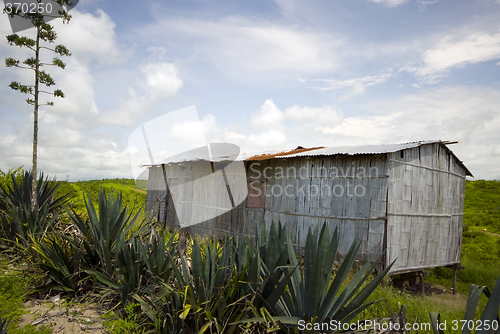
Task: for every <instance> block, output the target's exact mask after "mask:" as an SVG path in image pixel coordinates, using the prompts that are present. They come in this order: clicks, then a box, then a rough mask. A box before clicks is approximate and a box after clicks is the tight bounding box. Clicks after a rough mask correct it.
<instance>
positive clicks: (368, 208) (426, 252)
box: [146, 143, 465, 274]
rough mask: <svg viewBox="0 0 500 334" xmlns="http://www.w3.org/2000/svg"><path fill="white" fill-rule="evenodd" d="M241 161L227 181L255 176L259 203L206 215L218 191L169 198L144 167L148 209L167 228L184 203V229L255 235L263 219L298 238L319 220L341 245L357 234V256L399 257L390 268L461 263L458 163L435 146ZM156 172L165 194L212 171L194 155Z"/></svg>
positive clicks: (197, 188)
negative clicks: (188, 223) (260, 189)
mask: <svg viewBox="0 0 500 334" xmlns="http://www.w3.org/2000/svg"><path fill="white" fill-rule="evenodd" d="M245 168H246V179H244V180H242V178H241V171H240V172H235V173H234V174H232V173H228V181H229V183H230V184H231V185H235V184H239V185H240V186H241V185H242V182H244V183H245V184H246V182H259V183H263V184H264V185H265V186H264V189H265V192H266V193H265V205H264V207H263V208H247V207H246V203H245V202H246V201H243V202H242V203H240V204H239V205H238V206H237V207H236V208H233V209H232V210H230V211H229V212H226V213H223V214H221V215H219V216H217V217H215V218H212V217H214V216H215V215H217V214H218V213H221V212H224V211H227V210H228V209H230V208H231V204H230V203H228V202H226V203H225V204H224V205H222V206H221V205H220V203H224V200H225V199H224V198H222V197H220V196H224V192H218V194H217V195H216V196H214V191H213V189H212V188H210V187H204V186H203V183H198V184H197V185H193V186H192V187H184V188H185V189H183V190H182V193H177V195H178V196H179V198H181V200H180V201H178V202H177V203H175V204H176V205H174V201H173V199H172V196H171V195H169V196H167V188H165V181H164V172H163V168H162V167H151V168H150V172H149V183H148V194H147V202H146V209H147V211H148V213H149V215H151V216H154V217H156V216H158V217H159V219H160V221H165V217H166V222H167V226H168V227H169V228H178V227H179V226H180V224H179V221H178V219H177V216H176V208H177V209H178V210H179V209H180V210H184V211H182V215H180V216H182V217H184V218H185V217H195V218H196V219H201V220H205V221H204V222H203V223H200V224H197V225H196V226H192V227H190V229H191V230H190V232H191V233H193V234H201V235H211V236H215V237H223V236H224V235H225V234H227V233H230V234H233V235H254V234H255V231H257V232H258V233H260V229H261V226H262V222H265V226H266V229H267V230H269V228H270V226H271V223H272V222H276V223H277V222H281V223H282V224H285V225H286V226H287V229H288V230H289V231H292V232H294V233H295V236H296V239H295V242H296V243H297V244H301V245H304V244H305V237H306V235H307V231H308V229H309V228H313V227H315V226H318V225H320V224H323V223H324V222H327V223H329V224H330V226H331V228H332V232H333V230H334V229H335V228H337V229H338V231H339V236H340V251H341V252H343V253H346V252H347V251H348V249H349V247H350V245H351V244H352V242H353V241H354V240H355V239H359V240H361V248H360V253H359V256H358V258H359V259H360V260H362V261H364V260H371V259H375V258H377V257H379V256H380V255H381V254H382V253H383V252H384V250H386V256H385V258H384V259H385V263H384V264H383V265H385V264H387V263H390V262H392V261H393V260H394V259H396V258H397V262H396V264H395V266H394V267H393V268H392V270H391V273H393V274H394V273H398V272H405V271H414V270H418V269H422V268H429V267H435V266H444V265H449V264H453V263H458V262H460V252H461V242H462V240H461V236H462V222H463V203H464V189H465V169H464V168H463V167H462V165H461V164H460V163H459V162H458V161H457V160H456V159H455V158H453V157H452V156H451V154H450V152H449V151H448V150H447V148H446V147H445V146H443V145H441V144H439V143H436V144H426V145H421V146H419V147H416V148H410V149H406V150H404V151H399V152H395V153H388V154H380V155H376V154H371V155H356V156H342V155H338V156H330V157H324V156H316V157H314V156H312V157H296V158H288V159H286V158H285V159H283V158H278V159H269V160H262V161H248V162H245ZM164 170H165V175H166V176H167V177H168V178H169V185H170V186H171V187H170V190H171V191H172V192H173V193H175V191H174V189H175V188H176V185H180V184H186V182H187V181H190V180H191V181H192V179H193V178H201V177H202V176H207V173H210V172H211V170H208V169H207V166H205V167H203V166H202V165H201V164H200V162H196V163H184V164H181V165H178V164H176V165H172V166H166V168H165V169H164ZM187 172H189V173H187ZM188 174H189V175H188ZM158 185H160V186H158ZM162 187H163V188H162ZM149 188H151V189H149ZM210 196H213V201H214V202H213V203H212V204H210V203H211V202H210V198H208V197H210ZM165 197H167V198H168V200H167V201H165V200H164V199H165ZM207 198H208V201H207ZM193 203H194V204H196V203H204V205H202V206H200V207H196V205H193ZM207 203H208V204H207ZM216 203H219V204H217V205H216ZM203 215H206V217H205V218H206V219H204V218H203Z"/></svg>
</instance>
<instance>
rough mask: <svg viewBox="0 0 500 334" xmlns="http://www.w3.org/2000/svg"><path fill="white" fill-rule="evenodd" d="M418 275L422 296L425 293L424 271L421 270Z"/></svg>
mask: <svg viewBox="0 0 500 334" xmlns="http://www.w3.org/2000/svg"><path fill="white" fill-rule="evenodd" d="M418 275H419V276H420V294H421V295H422V297H423V296H424V295H425V289H424V273H423V272H421V271H419V272H418Z"/></svg>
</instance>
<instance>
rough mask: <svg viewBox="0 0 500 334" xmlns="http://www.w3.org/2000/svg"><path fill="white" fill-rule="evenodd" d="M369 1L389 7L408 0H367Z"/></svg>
mask: <svg viewBox="0 0 500 334" xmlns="http://www.w3.org/2000/svg"><path fill="white" fill-rule="evenodd" d="M369 1H371V2H376V3H379V4H381V5H384V6H386V7H389V8H391V7H397V6H399V5H403V4H405V3H406V2H408V0H369Z"/></svg>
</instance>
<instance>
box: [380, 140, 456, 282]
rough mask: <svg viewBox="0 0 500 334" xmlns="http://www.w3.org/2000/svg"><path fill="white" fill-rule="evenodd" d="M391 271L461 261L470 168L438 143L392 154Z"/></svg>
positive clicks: (388, 229)
mask: <svg viewBox="0 0 500 334" xmlns="http://www.w3.org/2000/svg"><path fill="white" fill-rule="evenodd" d="M388 161H389V183H388V207H387V209H388V210H387V211H388V213H387V216H388V220H387V254H386V257H387V260H386V262H387V263H390V262H392V261H393V260H395V259H397V261H396V263H395V265H394V266H393V268H392V269H391V272H392V273H396V272H403V271H411V270H417V269H418V268H429V267H436V266H445V265H449V264H453V263H458V262H459V261H460V251H461V237H462V221H463V203H464V202H463V201H464V189H465V170H464V169H463V167H461V166H460V165H459V164H458V163H457V161H456V160H455V159H454V158H453V157H452V156H451V155H450V153H449V152H448V150H447V149H446V148H445V147H443V146H442V145H440V144H439V143H436V144H431V145H422V146H420V147H416V148H413V149H407V150H404V151H401V152H396V153H390V154H388Z"/></svg>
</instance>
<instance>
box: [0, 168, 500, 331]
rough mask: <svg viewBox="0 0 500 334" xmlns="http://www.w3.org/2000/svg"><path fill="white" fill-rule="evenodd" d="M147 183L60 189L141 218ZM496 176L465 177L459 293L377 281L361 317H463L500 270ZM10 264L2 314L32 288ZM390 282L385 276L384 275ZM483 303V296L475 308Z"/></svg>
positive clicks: (438, 278) (435, 272) (81, 207)
mask: <svg viewBox="0 0 500 334" xmlns="http://www.w3.org/2000/svg"><path fill="white" fill-rule="evenodd" d="M6 175H7V174H6V173H2V174H1V175H0V183H1V184H3V185H6V184H9V180H8V178H6V177H5V176H6ZM146 187H147V186H146V185H143V186H142V187H138V186H137V185H136V183H135V181H134V180H132V179H103V180H92V181H78V182H62V186H61V188H60V189H59V193H60V194H62V193H67V192H71V193H72V195H71V200H70V202H69V206H71V207H72V208H73V210H74V211H75V212H77V213H78V214H83V215H85V214H86V209H85V201H84V196H85V197H86V198H88V197H89V196H90V198H91V199H92V200H93V201H94V203H95V201H96V200H97V197H98V192H99V190H101V189H104V190H105V191H106V192H107V193H110V192H114V193H121V194H122V196H123V203H124V205H127V206H128V208H129V209H132V208H133V213H137V212H138V211H139V210H140V209H141V208H142V210H141V212H140V214H139V221H142V220H143V219H144V218H145V217H144V208H143V206H144V204H145V201H146V191H145V189H146ZM499 215H500V182H499V181H484V180H478V181H467V183H466V193H465V208H464V232H463V245H462V265H463V266H465V269H464V270H461V271H459V272H458V280H457V290H458V293H459V295H458V296H455V295H450V294H443V295H436V296H426V297H425V298H422V297H420V296H415V295H411V294H409V293H406V292H402V291H400V290H397V289H395V288H393V287H391V286H390V285H389V284H386V285H385V286H384V287H383V286H379V287H378V288H377V289H376V290H375V292H374V293H373V294H372V295H371V296H370V300H379V299H380V301H379V302H377V303H376V304H374V305H373V306H371V307H370V308H368V309H367V310H365V311H364V312H363V313H362V314H361V315H360V316H359V319H375V318H378V319H382V318H387V317H388V316H390V314H391V313H392V312H398V311H399V309H400V308H401V306H402V305H406V312H407V321H408V322H429V312H431V311H433V312H439V313H441V317H442V320H447V321H448V322H450V321H452V320H457V319H462V317H463V315H464V306H465V302H466V299H467V293H468V291H469V289H470V286H471V284H476V285H479V286H483V285H486V286H487V287H488V288H489V289H490V290H491V289H492V288H493V286H494V284H495V282H496V280H497V278H498V277H499V276H500V219H499ZM7 268H8V264H6V263H5V262H1V261H0V304H1V305H0V313H2V316H4V315H6V316H11V315H13V316H14V319H15V318H16V317H18V316H19V315H20V314H21V313H22V306H21V305H22V302H23V300H24V298H25V293H27V292H28V290H29V289H30V279H25V278H23V279H21V278H22V277H24V276H23V274H22V273H21V272H18V271H15V270H14V271H12V270H10V269H9V270H7ZM387 282H388V279H387ZM426 282H430V283H433V284H439V285H442V286H444V287H446V288H449V287H451V285H452V271H451V269H446V268H436V269H432V270H430V275H429V276H428V277H426ZM485 304H486V298H485V297H484V296H483V297H482V300H481V301H480V304H479V308H478V311H481V310H482V309H483V308H484V306H485Z"/></svg>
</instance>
